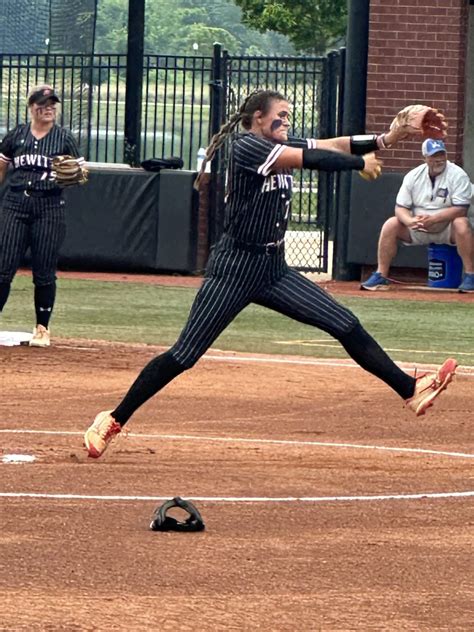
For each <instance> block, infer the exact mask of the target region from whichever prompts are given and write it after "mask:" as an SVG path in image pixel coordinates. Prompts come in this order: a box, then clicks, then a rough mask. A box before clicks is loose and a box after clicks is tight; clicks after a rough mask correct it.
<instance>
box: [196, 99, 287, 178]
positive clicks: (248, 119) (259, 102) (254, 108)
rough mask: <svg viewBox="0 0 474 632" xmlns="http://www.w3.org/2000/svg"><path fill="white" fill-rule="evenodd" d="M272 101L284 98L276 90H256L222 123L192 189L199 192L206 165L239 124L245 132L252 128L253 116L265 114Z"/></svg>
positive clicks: (212, 140)
mask: <svg viewBox="0 0 474 632" xmlns="http://www.w3.org/2000/svg"><path fill="white" fill-rule="evenodd" d="M272 101H286V97H285V96H283V95H282V94H280V92H277V91H276V90H256V91H255V92H252V93H251V94H249V96H248V97H247V98H246V99H245V101H244V102H243V103H242V105H241V106H240V108H239V109H238V110H237V112H234V114H233V115H232V116H231V117H230V119H229V120H228V121H227V123H224V124H223V125H222V126H221V128H220V130H219V131H218V132H217V134H214V136H213V137H212V138H211V141H210V143H209V146H208V148H207V149H206V157H205V158H204V160H203V162H202V165H201V169H200V171H199V173H198V176H197V178H196V180H195V182H194V188H195V189H198V190H199V184H200V182H201V179H202V175H203V173H204V171H205V169H206V165H207V164H208V163H209V162H211V160H212V159H213V158H214V156H215V154H216V152H217V151H218V150H219V149H220V148H221V147H222V145H223V144H224V143H225V141H226V140H227V138H228V136H230V135H231V134H232V132H233V131H234V130H235V129H236V128H237V126H238V125H239V123H240V124H241V125H242V127H243V128H244V129H246V130H249V129H250V128H251V127H252V121H253V115H254V114H255V112H258V111H259V110H260V111H261V112H262V114H266V113H267V112H268V110H269V109H270V104H271V102H272Z"/></svg>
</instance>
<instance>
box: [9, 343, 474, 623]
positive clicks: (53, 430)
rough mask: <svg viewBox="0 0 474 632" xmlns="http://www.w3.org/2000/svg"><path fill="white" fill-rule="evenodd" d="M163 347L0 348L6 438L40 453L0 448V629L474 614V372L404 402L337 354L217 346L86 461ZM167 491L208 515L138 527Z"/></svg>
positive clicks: (461, 619)
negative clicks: (324, 357)
mask: <svg viewBox="0 0 474 632" xmlns="http://www.w3.org/2000/svg"><path fill="white" fill-rule="evenodd" d="M158 352H159V349H158V348H154V347H151V346H145V345H126V344H111V343H101V342H85V341H74V340H67V341H56V344H55V346H54V347H51V348H50V349H30V348H28V347H13V348H0V376H1V395H2V409H1V410H2V414H1V419H0V445H1V451H0V452H1V455H2V456H3V457H5V455H10V454H28V455H34V456H35V457H36V460H35V461H34V462H33V463H23V464H19V463H16V464H12V463H2V462H0V472H1V485H0V509H1V516H2V520H1V523H2V526H1V536H0V538H1V544H2V547H1V557H0V591H1V595H2V598H1V601H0V629H1V630H48V631H51V630H67V631H70V630H72V631H74V630H128V631H130V630H132V631H134V630H160V631H161V630H172V631H176V630H195V631H200V632H201V631H207V630H249V631H253V630H271V631H274V630H288V631H294V630H298V631H299V630H397V631H398V630H430V631H431V630H450V631H451V630H470V629H472V621H473V619H474V611H473V578H472V537H473V520H472V515H473V514H472V498H473V497H472V496H468V495H465V496H463V495H461V494H462V493H464V492H469V491H470V490H472V489H473V485H472V482H473V477H472V464H473V460H472V456H473V455H472V423H473V421H474V414H473V412H472V393H473V384H474V376H473V374H472V372H469V371H460V375H459V376H458V377H457V379H456V381H455V383H453V384H452V385H451V386H450V388H449V389H448V391H447V392H446V393H444V394H443V396H442V397H441V398H440V400H439V401H438V402H437V405H436V407H435V408H433V409H431V411H430V412H429V413H428V414H427V415H426V416H425V417H424V418H423V417H422V418H419V419H417V418H415V417H413V416H412V415H411V414H410V413H409V411H407V410H406V409H405V408H404V407H403V403H402V402H401V401H400V400H399V399H398V398H397V396H396V395H395V394H394V393H392V392H391V391H390V390H389V389H387V388H386V387H385V386H384V385H383V384H382V383H380V382H378V381H377V380H376V379H374V378H373V377H372V376H370V375H368V374H366V373H364V372H363V371H362V370H360V369H358V368H354V367H352V366H351V365H350V363H348V362H347V363H345V362H342V361H339V362H334V363H331V362H322V363H317V362H312V361H311V360H308V359H305V360H303V359H301V360H300V359H297V358H293V359H292V362H290V361H288V360H286V359H285V358H284V357H278V358H275V357H254V358H252V357H248V356H242V355H239V354H219V353H214V354H213V355H214V356H215V357H214V358H204V359H203V360H202V361H201V362H200V363H199V364H198V365H197V366H196V367H195V368H194V369H193V371H191V372H187V373H185V374H183V375H182V376H180V377H179V378H178V379H177V380H176V381H175V382H173V383H172V384H171V385H169V386H168V387H167V388H166V389H165V390H164V391H163V393H161V394H160V395H159V396H158V397H155V398H153V399H152V400H150V401H149V402H148V403H147V404H146V405H145V406H143V407H142V408H141V409H140V410H139V411H138V412H137V414H136V415H135V417H134V418H133V420H132V421H131V423H130V424H129V425H130V432H131V434H130V436H128V437H127V438H120V439H119V440H118V441H117V442H116V444H115V445H114V447H113V448H111V450H110V451H109V452H108V453H106V455H105V456H104V457H103V459H101V460H99V461H92V460H90V459H87V458H86V456H85V452H84V450H83V448H82V445H81V444H82V432H83V431H84V430H85V428H86V426H87V425H88V424H89V422H90V420H91V419H92V417H93V416H94V415H95V413H96V412H97V411H99V410H102V409H104V408H108V407H113V406H114V405H115V404H116V403H117V401H118V399H119V398H120V396H121V395H122V393H123V392H124V391H125V389H126V388H128V386H129V385H130V383H131V381H132V380H133V379H134V377H135V376H136V373H137V371H138V370H139V369H140V368H141V367H142V366H143V364H144V363H145V362H146V361H148V360H149V359H150V358H151V357H153V356H154V355H155V354H156V353H158ZM436 494H441V496H436ZM175 495H181V496H184V497H187V498H194V499H196V501H195V502H196V504H197V506H198V507H199V509H200V510H201V511H202V514H203V517H204V520H205V522H206V531H205V532H203V533H199V534H179V533H166V534H165V533H152V532H150V531H149V530H148V524H149V521H150V517H151V514H152V512H153V510H154V508H155V507H156V506H157V505H158V504H160V503H161V502H162V501H163V499H165V498H171V497H172V496H175ZM368 497H372V498H371V499H369V498H368Z"/></svg>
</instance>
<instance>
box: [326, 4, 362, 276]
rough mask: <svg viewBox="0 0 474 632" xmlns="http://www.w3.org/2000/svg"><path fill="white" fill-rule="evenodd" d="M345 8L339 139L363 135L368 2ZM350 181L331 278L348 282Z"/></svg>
mask: <svg viewBox="0 0 474 632" xmlns="http://www.w3.org/2000/svg"><path fill="white" fill-rule="evenodd" d="M347 9H348V11H347V12H348V22H347V52H346V69H345V85H344V106H343V116H342V134H343V136H350V135H351V134H361V133H364V132H365V109H366V98H367V57H368V50H369V14H370V0H348V2H347ZM351 179H352V172H350V171H348V172H343V173H342V174H341V176H340V187H339V203H338V209H337V218H336V231H335V234H336V239H335V242H334V261H333V277H334V278H335V279H337V280H339V281H350V280H353V279H357V278H359V276H360V269H359V266H356V265H354V264H349V263H347V241H348V236H349V219H350V195H351Z"/></svg>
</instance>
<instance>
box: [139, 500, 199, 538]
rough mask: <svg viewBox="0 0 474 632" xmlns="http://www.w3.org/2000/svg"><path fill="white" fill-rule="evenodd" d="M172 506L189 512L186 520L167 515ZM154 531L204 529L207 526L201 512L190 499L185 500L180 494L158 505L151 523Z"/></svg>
mask: <svg viewBox="0 0 474 632" xmlns="http://www.w3.org/2000/svg"><path fill="white" fill-rule="evenodd" d="M172 507H180V508H181V509H184V511H186V512H187V513H188V514H189V517H188V518H187V519H186V520H185V521H179V520H176V518H172V517H171V516H167V515H166V514H167V512H168V510H170V509H171V508H172ZM150 529H151V530H152V531H204V529H205V526H204V522H203V520H202V517H201V514H200V513H199V511H198V510H197V509H196V507H195V506H194V505H193V503H192V502H190V501H189V500H183V499H182V498H180V497H179V496H176V497H175V498H172V499H171V500H167V501H166V502H165V503H164V504H163V505H161V507H158V508H157V509H156V510H155V512H154V514H153V518H152V521H151V524H150Z"/></svg>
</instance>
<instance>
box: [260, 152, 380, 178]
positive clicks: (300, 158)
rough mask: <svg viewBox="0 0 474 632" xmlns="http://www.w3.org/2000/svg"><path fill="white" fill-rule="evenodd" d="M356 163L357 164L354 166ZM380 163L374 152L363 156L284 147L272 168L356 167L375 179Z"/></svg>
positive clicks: (378, 172)
mask: <svg viewBox="0 0 474 632" xmlns="http://www.w3.org/2000/svg"><path fill="white" fill-rule="evenodd" d="M309 158H313V160H311V161H310V162H311V163H312V164H308V159H309ZM359 161H360V163H361V164H359ZM345 163H347V164H345ZM356 163H357V165H358V166H355V164H356ZM380 165H381V163H380V161H379V160H377V158H376V156H375V154H374V153H370V154H366V155H365V156H352V155H351V154H348V153H347V152H334V151H327V150H321V149H298V148H296V147H285V149H284V151H282V152H281V153H280V155H279V156H278V158H277V159H276V161H275V163H274V164H273V168H272V170H273V171H279V170H281V169H303V168H308V169H318V170H321V171H343V170H350V169H358V170H361V171H362V172H363V173H365V174H366V175H367V176H369V178H370V179H375V178H376V177H377V176H378V175H379V174H380V169H381V167H380Z"/></svg>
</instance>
